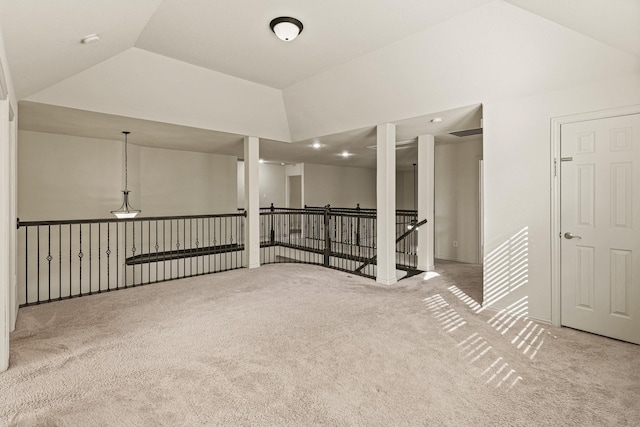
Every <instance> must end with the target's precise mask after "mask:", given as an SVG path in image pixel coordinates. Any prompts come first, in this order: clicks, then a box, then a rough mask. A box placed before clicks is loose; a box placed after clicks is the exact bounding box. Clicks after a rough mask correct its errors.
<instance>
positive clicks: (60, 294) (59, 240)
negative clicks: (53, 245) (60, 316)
mask: <svg viewBox="0 0 640 427" xmlns="http://www.w3.org/2000/svg"><path fill="white" fill-rule="evenodd" d="M58 299H62V225H58Z"/></svg>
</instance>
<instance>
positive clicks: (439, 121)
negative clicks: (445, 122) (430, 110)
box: [431, 117, 442, 123]
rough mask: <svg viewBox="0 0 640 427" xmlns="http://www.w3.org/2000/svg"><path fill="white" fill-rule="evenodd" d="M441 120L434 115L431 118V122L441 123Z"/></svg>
mask: <svg viewBox="0 0 640 427" xmlns="http://www.w3.org/2000/svg"><path fill="white" fill-rule="evenodd" d="M441 122H442V117H434V118H433V119H431V123H441Z"/></svg>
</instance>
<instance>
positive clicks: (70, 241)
mask: <svg viewBox="0 0 640 427" xmlns="http://www.w3.org/2000/svg"><path fill="white" fill-rule="evenodd" d="M72 227H73V226H72V225H71V224H69V298H71V297H72V296H73V288H72V285H71V283H72V281H73V279H72V276H71V272H72V271H73V270H72V269H71V260H72V259H73V258H72V256H73V255H72V250H73V249H72V246H73V241H72V240H71V229H72Z"/></svg>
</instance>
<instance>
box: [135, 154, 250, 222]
mask: <svg viewBox="0 0 640 427" xmlns="http://www.w3.org/2000/svg"><path fill="white" fill-rule="evenodd" d="M139 149H140V167H139V171H140V178H139V179H140V184H139V185H140V197H139V199H138V200H140V209H143V212H142V214H143V215H144V216H160V215H198V214H212V213H213V214H217V213H232V212H235V210H236V207H237V201H236V199H237V194H236V191H235V188H236V179H237V175H236V171H237V167H236V165H237V159H236V157H232V156H221V155H215V154H206V153H194V152H188V151H177V150H165V149H158V148H149V147H139Z"/></svg>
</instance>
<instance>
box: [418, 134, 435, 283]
mask: <svg viewBox="0 0 640 427" xmlns="http://www.w3.org/2000/svg"><path fill="white" fill-rule="evenodd" d="M434 155H435V139H434V137H433V135H420V136H418V221H422V220H423V219H425V218H426V219H427V223H426V224H425V225H423V226H422V227H420V228H419V229H418V269H419V270H423V271H432V270H433V269H434V268H435V262H434V237H435V227H434V217H435V214H434V210H435V161H434Z"/></svg>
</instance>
